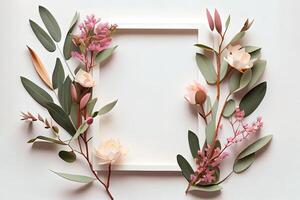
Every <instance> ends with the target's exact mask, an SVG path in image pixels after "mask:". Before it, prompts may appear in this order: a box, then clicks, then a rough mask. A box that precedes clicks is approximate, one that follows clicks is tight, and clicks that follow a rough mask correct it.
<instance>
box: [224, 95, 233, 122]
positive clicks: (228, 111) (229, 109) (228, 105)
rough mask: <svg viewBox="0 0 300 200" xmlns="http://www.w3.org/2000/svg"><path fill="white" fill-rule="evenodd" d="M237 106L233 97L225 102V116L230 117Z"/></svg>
mask: <svg viewBox="0 0 300 200" xmlns="http://www.w3.org/2000/svg"><path fill="white" fill-rule="evenodd" d="M235 107H236V104H235V101H234V100H233V99H229V100H228V101H227V102H226V104H225V108H224V111H223V116H224V117H226V118H228V117H230V116H231V115H232V114H233V113H234V111H235Z"/></svg>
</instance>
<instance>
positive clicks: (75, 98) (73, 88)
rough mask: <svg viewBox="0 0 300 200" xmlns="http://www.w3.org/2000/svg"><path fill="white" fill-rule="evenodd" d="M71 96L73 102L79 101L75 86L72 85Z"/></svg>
mask: <svg viewBox="0 0 300 200" xmlns="http://www.w3.org/2000/svg"><path fill="white" fill-rule="evenodd" d="M71 96H72V99H73V101H75V102H76V101H77V91H76V88H75V86H74V84H71Z"/></svg>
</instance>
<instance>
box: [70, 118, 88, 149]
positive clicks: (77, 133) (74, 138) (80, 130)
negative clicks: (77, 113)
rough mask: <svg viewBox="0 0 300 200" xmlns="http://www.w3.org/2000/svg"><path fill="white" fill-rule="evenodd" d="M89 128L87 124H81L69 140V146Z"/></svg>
mask: <svg viewBox="0 0 300 200" xmlns="http://www.w3.org/2000/svg"><path fill="white" fill-rule="evenodd" d="M88 128H89V125H88V124H87V122H83V123H82V124H81V125H80V126H79V128H78V129H77V131H76V133H75V134H74V135H73V137H72V138H71V140H70V141H69V144H70V143H71V142H72V141H74V140H76V139H77V138H78V137H79V136H80V135H81V134H82V133H84V132H85V131H86V130H87V129H88Z"/></svg>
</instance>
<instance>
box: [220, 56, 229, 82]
mask: <svg viewBox="0 0 300 200" xmlns="http://www.w3.org/2000/svg"><path fill="white" fill-rule="evenodd" d="M227 71H228V63H227V62H226V61H225V60H224V59H223V60H222V64H221V72H220V80H221V81H222V80H223V79H224V78H225V77H226V74H227Z"/></svg>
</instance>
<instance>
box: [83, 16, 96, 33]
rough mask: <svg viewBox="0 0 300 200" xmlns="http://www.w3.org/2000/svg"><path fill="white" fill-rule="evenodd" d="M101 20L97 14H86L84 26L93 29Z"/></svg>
mask: <svg viewBox="0 0 300 200" xmlns="http://www.w3.org/2000/svg"><path fill="white" fill-rule="evenodd" d="M99 21H100V19H96V17H95V15H88V16H86V20H84V26H83V27H86V28H87V29H88V30H92V29H94V28H95V26H96V24H97V23H98V22H99Z"/></svg>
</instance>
